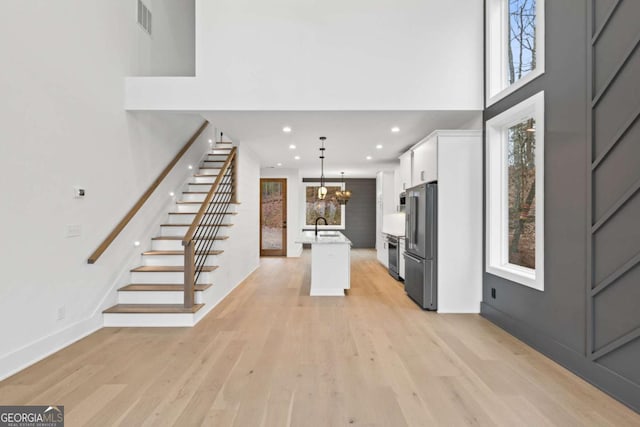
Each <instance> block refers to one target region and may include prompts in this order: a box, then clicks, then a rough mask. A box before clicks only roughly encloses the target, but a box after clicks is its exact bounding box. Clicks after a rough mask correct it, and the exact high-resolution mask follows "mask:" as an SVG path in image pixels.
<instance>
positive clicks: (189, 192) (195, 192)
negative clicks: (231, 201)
mask: <svg viewBox="0 0 640 427" xmlns="http://www.w3.org/2000/svg"><path fill="white" fill-rule="evenodd" d="M182 194H209V192H208V191H183V192H182ZM215 194H231V191H216V193H215Z"/></svg>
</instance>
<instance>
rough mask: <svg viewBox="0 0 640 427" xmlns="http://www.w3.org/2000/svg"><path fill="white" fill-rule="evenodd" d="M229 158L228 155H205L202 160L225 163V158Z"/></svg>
mask: <svg viewBox="0 0 640 427" xmlns="http://www.w3.org/2000/svg"><path fill="white" fill-rule="evenodd" d="M228 157H229V153H222V152H220V153H213V154H211V153H209V154H207V157H205V158H204V160H216V161H218V160H219V161H223V162H226V161H227V158H228Z"/></svg>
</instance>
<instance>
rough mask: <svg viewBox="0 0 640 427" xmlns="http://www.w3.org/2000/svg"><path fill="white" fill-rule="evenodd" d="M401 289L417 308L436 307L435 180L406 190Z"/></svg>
mask: <svg viewBox="0 0 640 427" xmlns="http://www.w3.org/2000/svg"><path fill="white" fill-rule="evenodd" d="M406 193H407V196H406V210H405V213H406V229H405V230H406V250H405V252H404V262H405V278H404V289H405V291H406V292H407V295H409V297H411V299H412V300H414V301H415V302H416V303H418V305H419V306H420V307H422V308H423V309H426V310H437V309H438V183H437V182H435V181H434V182H428V183H426V184H421V185H418V186H416V187H412V188H409V189H408V190H406Z"/></svg>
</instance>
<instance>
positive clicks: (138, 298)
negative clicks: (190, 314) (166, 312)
mask: <svg viewBox="0 0 640 427" xmlns="http://www.w3.org/2000/svg"><path fill="white" fill-rule="evenodd" d="M182 303H184V292H181V291H118V304H182ZM195 303H196V304H202V291H196V292H195Z"/></svg>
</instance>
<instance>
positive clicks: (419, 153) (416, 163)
mask: <svg viewBox="0 0 640 427" xmlns="http://www.w3.org/2000/svg"><path fill="white" fill-rule="evenodd" d="M412 152H413V164H412V174H411V184H412V186H415V185H419V184H422V183H424V182H431V181H436V180H437V179H438V134H431V135H430V136H429V137H427V138H425V139H424V140H423V141H421V142H419V143H418V144H417V145H416V146H414V148H413V150H412Z"/></svg>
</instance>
